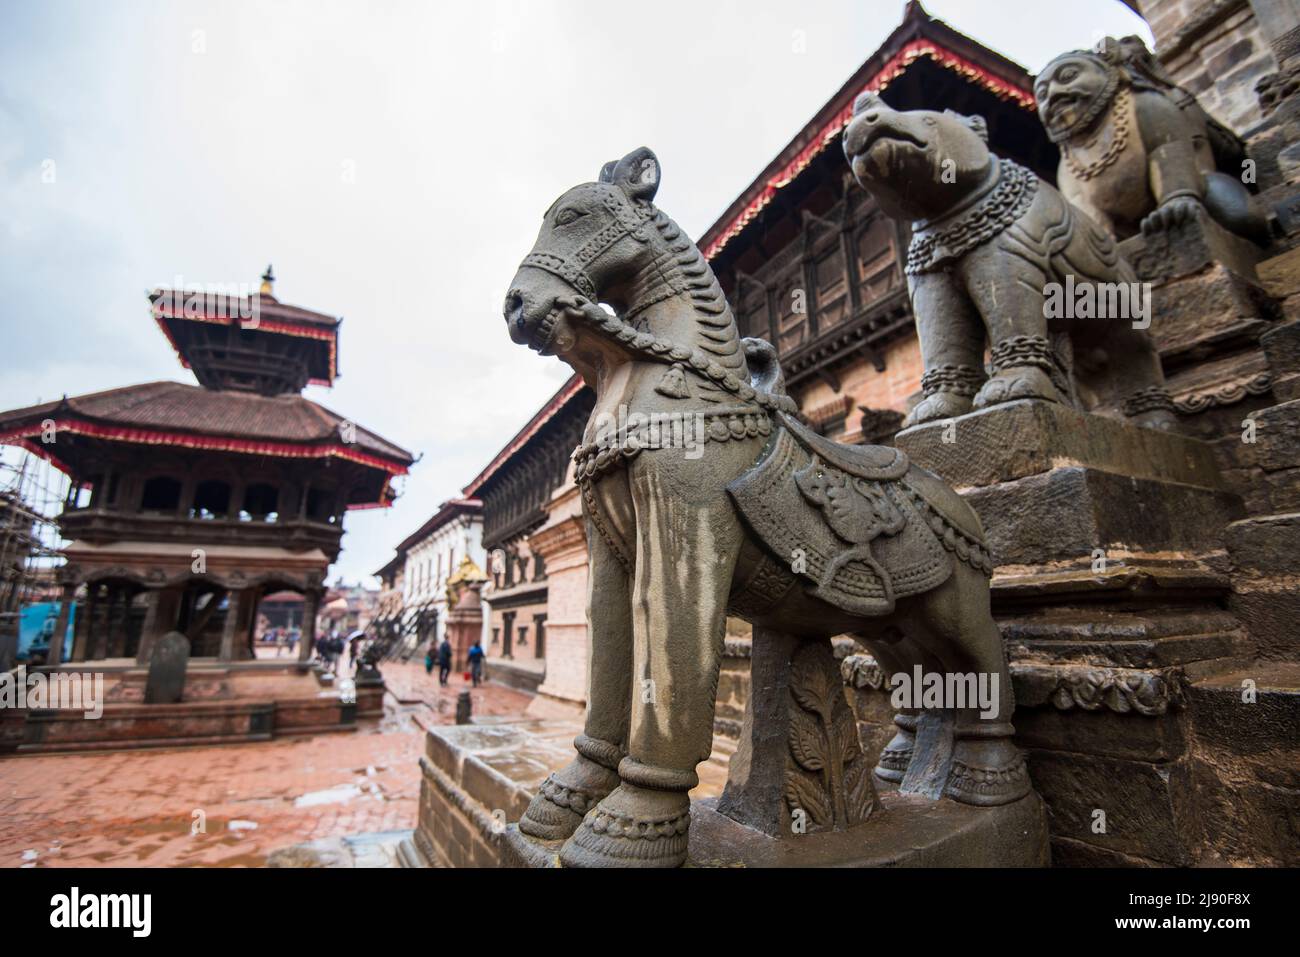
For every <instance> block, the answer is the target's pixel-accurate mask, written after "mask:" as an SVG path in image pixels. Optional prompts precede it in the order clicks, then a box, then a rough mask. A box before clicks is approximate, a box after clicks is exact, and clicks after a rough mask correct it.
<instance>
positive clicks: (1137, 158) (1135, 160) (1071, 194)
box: [1034, 37, 1269, 245]
mask: <svg viewBox="0 0 1300 957" xmlns="http://www.w3.org/2000/svg"><path fill="white" fill-rule="evenodd" d="M1034 95H1035V97H1036V98H1037V100H1038V115H1039V118H1040V119H1041V120H1042V121H1043V125H1044V126H1045V127H1046V128H1047V134H1048V136H1050V137H1051V139H1052V142H1054V143H1056V144H1057V145H1058V146H1059V147H1060V148H1061V165H1060V168H1059V170H1058V171H1057V183H1058V184H1059V185H1060V188H1061V192H1062V194H1064V196H1065V198H1066V199H1067V200H1069V201H1070V202H1071V203H1073V204H1074V205H1075V206H1077V207H1079V208H1080V209H1082V210H1083V211H1084V212H1085V213H1087V214H1088V215H1089V216H1091V217H1092V218H1093V219H1094V220H1095V221H1096V222H1097V223H1099V224H1100V225H1101V226H1103V227H1104V228H1106V229H1107V230H1108V231H1109V232H1110V233H1111V234H1112V235H1113V236H1115V238H1117V239H1121V240H1123V239H1128V238H1129V237H1131V236H1134V235H1136V234H1137V233H1139V232H1144V233H1145V232H1150V231H1152V230H1154V229H1161V228H1167V227H1169V226H1172V225H1175V224H1177V223H1179V222H1181V221H1183V220H1185V219H1186V218H1187V217H1188V216H1192V215H1196V214H1197V213H1199V212H1202V211H1203V212H1206V213H1208V214H1209V215H1210V216H1211V217H1213V218H1214V219H1215V220H1216V221H1217V222H1218V223H1219V225H1221V226H1223V227H1224V228H1225V229H1227V230H1229V231H1230V232H1234V233H1237V234H1238V235H1240V236H1244V237H1246V238H1247V239H1252V240H1254V241H1255V242H1256V243H1259V244H1260V245H1267V243H1268V242H1269V231H1268V223H1267V221H1266V220H1265V218H1264V216H1263V214H1262V213H1261V212H1260V211H1259V209H1258V208H1257V206H1256V204H1255V202H1254V200H1253V198H1252V197H1251V194H1250V191H1249V190H1248V189H1247V188H1246V187H1245V185H1243V179H1242V177H1243V173H1244V172H1245V166H1244V162H1245V160H1246V151H1245V147H1244V145H1243V144H1242V142H1241V140H1240V139H1238V138H1237V136H1236V135H1234V134H1233V133H1232V132H1231V131H1229V130H1228V129H1226V128H1225V127H1224V126H1222V125H1221V124H1219V123H1217V122H1216V121H1215V120H1213V119H1212V118H1211V117H1210V116H1209V115H1208V114H1207V113H1206V112H1205V110H1204V109H1202V108H1201V106H1200V105H1199V104H1198V103H1197V102H1196V99H1195V98H1194V97H1193V96H1192V95H1191V94H1190V93H1188V92H1187V91H1186V90H1183V89H1182V88H1181V87H1179V86H1177V85H1176V84H1175V83H1174V82H1173V80H1171V79H1170V78H1169V77H1168V76H1167V75H1166V74H1165V72H1164V70H1163V69H1162V68H1161V67H1160V65H1159V64H1158V63H1157V62H1156V60H1155V58H1154V57H1153V56H1151V53H1150V51H1149V50H1147V48H1146V45H1145V44H1143V42H1142V41H1141V40H1140V39H1139V38H1138V37H1125V38H1124V39H1123V40H1115V39H1114V38H1113V37H1107V38H1106V39H1105V40H1103V41H1102V42H1101V43H1100V44H1098V46H1097V49H1096V50H1095V51H1086V50H1072V51H1071V52H1069V53H1063V54H1062V55H1060V56H1058V57H1057V58H1056V59H1055V60H1053V61H1052V62H1051V63H1049V64H1048V65H1047V66H1046V67H1044V68H1043V71H1042V72H1041V73H1039V74H1038V77H1037V79H1036V80H1035V82H1034Z"/></svg>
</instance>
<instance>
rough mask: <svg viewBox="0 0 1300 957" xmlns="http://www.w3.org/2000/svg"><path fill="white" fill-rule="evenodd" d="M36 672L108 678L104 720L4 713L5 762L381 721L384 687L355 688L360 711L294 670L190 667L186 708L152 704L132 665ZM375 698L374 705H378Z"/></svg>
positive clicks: (66, 713) (275, 665) (196, 662)
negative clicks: (9, 755)
mask: <svg viewBox="0 0 1300 957" xmlns="http://www.w3.org/2000/svg"><path fill="white" fill-rule="evenodd" d="M91 664H93V665H94V667H93V668H92V667H90V665H91ZM38 670H40V671H42V672H44V673H45V674H46V675H51V674H57V675H60V676H68V675H71V674H79V675H92V674H99V675H102V679H103V685H102V692H103V698H102V703H103V715H102V717H100V718H98V719H94V720H88V719H86V718H85V716H84V714H83V712H82V711H73V710H62V711H59V710H18V709H6V710H3V711H0V753H4V752H6V751H13V752H17V753H48V752H60V751H86V750H105V749H124V748H149V747H178V746H189V745H205V744H220V743H228V742H237V741H264V740H267V739H269V738H271V737H279V736H283V735H296V734H322V733H328V732H336V731H341V732H350V731H355V730H356V728H357V723H356V720H357V716H358V712H359V711H360V712H362V713H363V714H370V715H375V714H377V713H382V703H381V702H382V694H383V686H382V684H381V685H379V686H378V688H377V689H365V692H366V693H363V689H361V688H358V691H357V701H356V703H352V704H348V703H345V702H344V701H343V700H342V698H341V696H340V694H339V692H338V691H337V690H335V689H333V688H329V689H326V688H324V687H322V684H321V681H320V679H319V676H318V675H317V674H316V673H315V672H314V671H312V670H311V669H310V668H308V667H307V666H305V665H301V664H299V663H297V662H288V661H285V662H275V661H248V662H220V661H216V660H213V659H206V660H204V659H194V658H191V659H190V660H189V664H188V667H187V668H186V670H185V676H184V677H185V681H184V689H185V691H184V700H182V701H180V702H177V703H168V704H161V703H160V704H151V703H146V693H147V691H146V689H147V686H148V681H149V670H148V669H147V668H143V667H141V666H139V665H138V664H136V662H135V660H134V659H127V658H121V659H107V660H104V661H96V662H93V663H86V662H77V663H70V664H64V665H61V666H59V667H58V668H42V669H38ZM60 680H65V679H64V678H60ZM375 692H377V695H378V697H373V695H374V694H375ZM368 695H370V696H368Z"/></svg>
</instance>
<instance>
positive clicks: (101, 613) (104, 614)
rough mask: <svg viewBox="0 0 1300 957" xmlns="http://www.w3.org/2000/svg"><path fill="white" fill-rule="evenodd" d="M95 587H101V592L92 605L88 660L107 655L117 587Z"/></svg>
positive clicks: (103, 657) (101, 658)
mask: <svg viewBox="0 0 1300 957" xmlns="http://www.w3.org/2000/svg"><path fill="white" fill-rule="evenodd" d="M95 587H96V589H99V588H103V593H102V594H101V595H100V596H99V599H100V600H98V601H96V602H95V605H94V617H93V619H92V620H91V622H90V654H89V655H87V656H86V657H87V659H88V660H92V661H102V660H104V659H105V658H107V657H108V632H109V628H110V627H111V625H112V621H113V604H114V602H115V601H116V599H117V588H116V586H114V585H96V586H95Z"/></svg>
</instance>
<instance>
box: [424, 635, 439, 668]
mask: <svg viewBox="0 0 1300 957" xmlns="http://www.w3.org/2000/svg"><path fill="white" fill-rule="evenodd" d="M437 661H438V644H437V642H435V641H431V642H429V650H428V651H426V652H425V653H424V673H425V674H426V675H431V674H433V666H434V664H435V663H436V662H437Z"/></svg>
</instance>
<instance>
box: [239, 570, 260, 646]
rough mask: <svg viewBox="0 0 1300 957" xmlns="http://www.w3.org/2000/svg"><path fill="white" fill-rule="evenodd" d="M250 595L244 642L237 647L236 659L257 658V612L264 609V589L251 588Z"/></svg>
mask: <svg viewBox="0 0 1300 957" xmlns="http://www.w3.org/2000/svg"><path fill="white" fill-rule="evenodd" d="M247 595H248V616H247V621H246V622H244V630H243V631H242V632H241V635H242V638H243V640H242V641H241V642H240V643H239V644H238V645H236V646H235V657H236V658H239V659H241V660H248V659H253V658H256V657H257V643H256V638H257V612H258V609H259V608H261V607H262V589H261V588H260V587H259V588H250V589H248V592H247Z"/></svg>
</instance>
